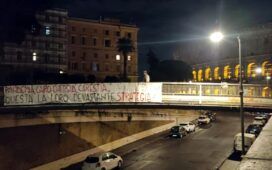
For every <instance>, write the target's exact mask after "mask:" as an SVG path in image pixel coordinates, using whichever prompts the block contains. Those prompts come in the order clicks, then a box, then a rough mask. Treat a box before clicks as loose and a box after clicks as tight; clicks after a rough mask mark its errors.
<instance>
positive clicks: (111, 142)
mask: <svg viewBox="0 0 272 170" xmlns="http://www.w3.org/2000/svg"><path fill="white" fill-rule="evenodd" d="M32 114H34V116H33V115H32V117H31V116H29V113H17V114H15V113H14V114H12V113H10V114H6V115H2V116H1V123H0V124H1V125H2V128H0V136H1V140H0V162H1V163H0V169H13V170H17V169H18V170H19V169H20V170H21V169H30V168H34V167H37V168H38V169H60V168H62V167H65V166H68V165H69V164H71V163H74V162H77V161H78V160H82V159H84V158H85V157H86V156H87V155H88V154H91V153H95V152H97V151H108V150H111V149H115V148H117V147H120V146H122V145H125V144H128V143H130V142H133V141H135V140H138V139H141V138H143V137H146V136H149V135H152V134H154V133H157V132H160V131H163V130H165V129H168V128H170V126H172V125H174V124H176V123H177V122H179V121H188V120H193V119H195V118H196V117H197V116H198V115H199V112H198V111H194V110H172V109H141V110H137V109H106V110H97V109H93V110H73V111H60V110H59V111H49V112H48V113H32ZM15 160H16V163H15Z"/></svg>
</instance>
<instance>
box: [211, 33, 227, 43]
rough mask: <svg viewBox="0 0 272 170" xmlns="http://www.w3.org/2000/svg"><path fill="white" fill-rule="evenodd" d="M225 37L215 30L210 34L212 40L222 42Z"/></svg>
mask: <svg viewBox="0 0 272 170" xmlns="http://www.w3.org/2000/svg"><path fill="white" fill-rule="evenodd" d="M223 38H224V36H223V34H222V33H221V32H214V33H212V34H211V35H210V40H211V41H212V42H220V41H221V40H222V39H223Z"/></svg>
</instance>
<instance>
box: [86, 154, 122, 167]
mask: <svg viewBox="0 0 272 170" xmlns="http://www.w3.org/2000/svg"><path fill="white" fill-rule="evenodd" d="M122 164H123V159H122V158H121V157H120V156H118V155H116V154H114V153H111V152H106V153H102V154H96V155H90V156H88V157H87V158H86V159H85V161H84V162H83V166H82V170H109V169H114V168H121V166H122Z"/></svg>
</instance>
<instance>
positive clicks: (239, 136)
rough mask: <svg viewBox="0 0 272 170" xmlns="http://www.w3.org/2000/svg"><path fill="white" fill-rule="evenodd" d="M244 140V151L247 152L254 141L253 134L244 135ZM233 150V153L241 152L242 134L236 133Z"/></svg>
mask: <svg viewBox="0 0 272 170" xmlns="http://www.w3.org/2000/svg"><path fill="white" fill-rule="evenodd" d="M244 139H245V151H246V152H247V151H248V149H249V148H250V146H251V145H252V144H253V142H254V141H255V139H256V137H255V135H254V134H250V133H244ZM233 149H234V152H241V151H242V134H241V133H238V134H236V135H235V137H234V143H233Z"/></svg>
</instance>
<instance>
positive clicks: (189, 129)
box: [179, 122, 196, 132]
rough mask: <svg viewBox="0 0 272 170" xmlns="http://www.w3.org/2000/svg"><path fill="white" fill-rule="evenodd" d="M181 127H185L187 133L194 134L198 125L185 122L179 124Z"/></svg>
mask: <svg viewBox="0 0 272 170" xmlns="http://www.w3.org/2000/svg"><path fill="white" fill-rule="evenodd" d="M179 125H180V126H181V127H183V128H184V129H185V130H186V132H194V131H195V128H196V125H195V124H194V123H192V122H183V123H180V124H179Z"/></svg>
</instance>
